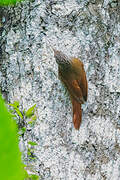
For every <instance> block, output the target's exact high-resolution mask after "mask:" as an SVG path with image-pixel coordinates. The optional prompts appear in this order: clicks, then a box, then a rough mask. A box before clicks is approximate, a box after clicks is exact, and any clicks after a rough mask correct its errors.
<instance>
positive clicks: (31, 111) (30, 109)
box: [25, 104, 36, 117]
mask: <svg viewBox="0 0 120 180" xmlns="http://www.w3.org/2000/svg"><path fill="white" fill-rule="evenodd" d="M35 107H36V104H35V105H34V106H32V107H30V108H29V109H28V110H27V112H26V113H25V116H26V117H31V116H32V115H33V114H34V112H35Z"/></svg>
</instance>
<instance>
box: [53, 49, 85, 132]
mask: <svg viewBox="0 0 120 180" xmlns="http://www.w3.org/2000/svg"><path fill="white" fill-rule="evenodd" d="M53 51H54V58H55V60H56V63H57V64H58V76H59V79H60V80H61V82H62V83H63V84H64V86H65V87H66V88H67V90H68V92H69V95H70V99H71V102H72V109H73V124H74V127H75V129H76V130H79V128H80V125H81V121H82V109H81V104H84V102H85V101H87V97H88V82H87V77H86V73H85V70H84V65H83V62H82V61H81V60H80V59H79V58H75V57H68V56H67V55H65V54H64V53H63V52H61V51H58V50H56V49H54V48H53Z"/></svg>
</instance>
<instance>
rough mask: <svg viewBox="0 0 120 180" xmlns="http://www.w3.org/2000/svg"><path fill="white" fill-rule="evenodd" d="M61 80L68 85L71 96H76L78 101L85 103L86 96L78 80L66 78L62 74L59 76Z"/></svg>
mask: <svg viewBox="0 0 120 180" xmlns="http://www.w3.org/2000/svg"><path fill="white" fill-rule="evenodd" d="M59 77H60V79H61V81H62V82H63V84H64V85H65V86H66V88H67V90H68V91H69V93H70V96H71V97H74V98H75V99H76V101H78V102H79V103H84V98H83V94H82V90H81V88H80V86H79V84H78V81H77V80H71V79H67V80H66V79H65V78H62V76H61V75H60V76H59Z"/></svg>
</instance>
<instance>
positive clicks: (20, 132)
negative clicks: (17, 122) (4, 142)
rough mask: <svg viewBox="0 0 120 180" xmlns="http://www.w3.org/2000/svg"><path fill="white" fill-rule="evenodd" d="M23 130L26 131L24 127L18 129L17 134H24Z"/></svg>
mask: <svg viewBox="0 0 120 180" xmlns="http://www.w3.org/2000/svg"><path fill="white" fill-rule="evenodd" d="M25 131H26V127H23V128H22V129H20V131H19V135H22V134H24V133H25Z"/></svg>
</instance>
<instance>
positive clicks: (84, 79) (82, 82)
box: [77, 66, 88, 101]
mask: <svg viewBox="0 0 120 180" xmlns="http://www.w3.org/2000/svg"><path fill="white" fill-rule="evenodd" d="M82 71H83V72H82V73H81V74H82V76H81V78H80V80H77V82H78V85H79V87H80V89H81V91H82V95H83V98H84V101H87V96H88V82H87V77H86V73H85V70H84V66H83V67H82Z"/></svg>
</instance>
